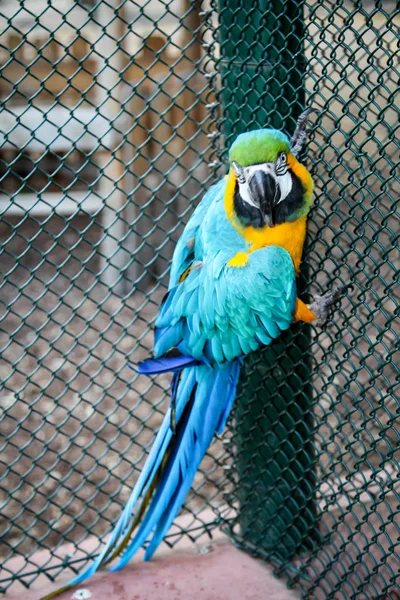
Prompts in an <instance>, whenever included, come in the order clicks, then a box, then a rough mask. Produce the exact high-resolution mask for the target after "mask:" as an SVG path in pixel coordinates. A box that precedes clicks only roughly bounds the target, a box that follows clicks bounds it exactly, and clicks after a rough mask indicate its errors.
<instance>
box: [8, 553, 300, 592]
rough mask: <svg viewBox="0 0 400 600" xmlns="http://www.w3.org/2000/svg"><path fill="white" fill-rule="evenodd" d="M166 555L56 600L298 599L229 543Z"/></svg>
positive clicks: (49, 588) (104, 576) (101, 578)
mask: <svg viewBox="0 0 400 600" xmlns="http://www.w3.org/2000/svg"><path fill="white" fill-rule="evenodd" d="M204 548H205V547H204V545H201V546H192V547H191V549H190V550H189V549H186V550H184V551H183V550H180V551H176V550H175V551H169V552H165V553H164V554H163V555H160V556H159V557H158V558H155V559H153V560H152V561H150V562H147V563H144V562H140V563H139V562H137V561H135V562H133V564H131V565H128V566H127V567H125V569H123V570H122V571H120V572H118V573H101V574H99V575H96V576H95V577H94V578H92V579H91V580H90V581H89V582H86V583H84V584H81V585H80V586H78V587H77V588H75V589H74V590H69V591H67V592H64V593H63V594H62V595H61V596H59V599H60V600H77V599H79V598H88V599H89V598H90V600H189V599H191V598H193V599H196V600H290V599H295V598H299V595H298V594H297V593H296V592H293V591H290V590H288V589H286V587H285V585H284V583H283V582H282V581H278V580H276V579H275V578H274V577H273V575H272V571H271V568H270V567H268V566H267V565H266V564H265V563H263V562H262V561H259V560H256V559H254V558H251V557H250V556H248V555H247V554H246V553H244V552H242V551H240V550H238V549H237V548H235V547H234V546H233V545H232V544H231V543H230V542H224V541H220V542H218V543H214V542H213V543H212V544H210V545H208V546H207V549H208V550H209V551H208V552H207V553H204ZM60 584H61V580H60V581H59V582H58V585H50V586H49V585H46V586H45V587H43V588H42V589H41V590H40V591H39V590H38V589H36V590H32V591H25V592H24V593H23V594H20V595H18V596H15V595H14V596H9V595H6V597H5V599H6V600H11V598H12V599H13V600H17V599H18V600H28V599H29V600H39V598H40V597H41V596H42V595H44V594H47V593H49V592H50V591H52V590H54V589H56V588H57V587H58V586H59V585H60Z"/></svg>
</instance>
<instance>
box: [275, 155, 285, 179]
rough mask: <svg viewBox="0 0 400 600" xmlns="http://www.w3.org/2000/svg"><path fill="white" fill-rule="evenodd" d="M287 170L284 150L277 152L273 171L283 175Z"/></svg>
mask: <svg viewBox="0 0 400 600" xmlns="http://www.w3.org/2000/svg"><path fill="white" fill-rule="evenodd" d="M286 171H287V157H286V154H285V153H284V152H281V153H280V154H278V158H277V159H276V163H275V172H276V174H277V175H285V173H286Z"/></svg>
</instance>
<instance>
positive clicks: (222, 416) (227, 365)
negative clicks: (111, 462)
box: [43, 109, 342, 600]
mask: <svg viewBox="0 0 400 600" xmlns="http://www.w3.org/2000/svg"><path fill="white" fill-rule="evenodd" d="M310 112H311V109H308V110H307V111H306V112H305V113H303V115H301V117H300V118H299V120H298V123H297V128H296V131H295V133H294V135H293V137H292V139H291V140H289V138H288V137H287V136H286V135H285V134H284V133H283V132H282V131H278V130H275V129H258V130H255V131H250V132H248V133H243V134H241V135H239V136H238V137H237V139H236V140H235V141H234V143H233V144H232V147H231V148H230V153H229V161H230V168H229V174H228V175H227V176H226V177H224V178H223V179H221V180H220V181H218V182H217V183H216V184H215V185H213V186H212V187H211V188H210V189H209V190H208V192H207V193H206V194H205V196H204V198H203V199H202V201H201V202H200V204H199V205H198V207H197V208H196V210H195V211H194V213H193V215H192V217H191V218H190V220H189V222H188V224H187V225H186V227H185V230H184V232H183V234H182V236H181V238H180V239H179V241H178V243H177V246H176V249H175V252H174V256H173V259H172V265H171V274H170V282H169V289H168V292H167V294H166V295H165V297H164V299H163V301H162V303H161V306H160V310H159V314H158V317H157V320H156V326H155V336H154V337H155V343H154V357H152V358H149V359H148V360H146V361H144V362H143V363H141V364H139V365H138V371H139V372H140V373H143V374H147V375H154V374H157V373H164V372H172V373H173V377H172V385H171V406H170V408H169V410H168V411H167V413H166V415H165V418H164V421H163V423H162V425H161V428H160V430H159V432H158V434H157V436H156V438H155V441H154V444H153V447H152V450H151V452H150V454H149V456H148V459H147V462H146V463H145V465H144V467H143V470H142V472H141V474H140V476H139V478H138V480H137V482H136V485H135V487H134V489H133V492H132V495H131V497H130V499H129V501H128V503H127V505H126V507H125V509H124V511H123V512H122V514H121V516H120V518H119V521H118V522H117V525H116V527H115V529H114V531H113V532H112V534H111V536H110V538H109V540H108V541H107V543H106V545H105V547H104V549H103V551H102V552H101V554H100V555H99V557H98V558H96V560H94V561H93V563H92V564H91V565H90V566H89V567H88V568H87V569H86V570H84V571H83V572H82V573H81V574H79V575H78V576H77V577H75V579H73V580H72V581H71V582H70V583H69V584H68V585H67V586H65V587H64V588H62V590H58V591H57V592H54V593H52V594H50V595H48V596H46V598H45V599H43V600H48V599H49V598H52V597H54V596H55V595H57V594H58V593H60V592H61V591H63V590H65V589H68V588H70V587H72V586H74V585H76V584H78V583H81V582H82V581H84V580H85V579H87V578H88V577H90V576H91V575H93V574H94V573H95V572H96V571H97V570H98V569H99V568H101V567H103V566H105V565H107V564H109V563H111V562H112V561H114V559H115V558H116V557H118V556H119V557H120V558H119V560H118V562H117V563H116V564H115V565H114V566H112V567H111V569H110V570H111V571H117V570H118V569H121V568H122V567H124V566H125V565H126V564H127V563H128V562H129V561H130V560H131V558H132V557H133V555H134V554H135V553H136V552H137V550H138V549H139V548H140V547H141V546H143V545H144V544H147V546H146V551H145V560H149V559H150V558H151V557H152V556H153V554H154V552H155V551H156V550H157V548H158V546H159V544H160V543H161V541H162V540H163V538H164V536H165V534H166V533H167V531H168V529H169V528H170V526H171V524H172V522H173V520H174V518H175V517H176V515H177V513H178V511H179V509H180V508H181V506H182V504H183V502H184V499H185V497H186V494H187V493H188V491H189V488H190V487H191V484H192V482H193V479H194V476H195V474H196V471H197V469H198V467H199V465H200V462H201V460H202V459H203V457H204V454H205V452H206V450H207V448H208V447H209V445H210V443H211V441H212V439H213V437H214V435H215V434H216V433H220V432H222V430H223V429H224V427H225V423H226V420H227V418H228V415H229V413H230V411H231V407H232V403H233V401H234V398H235V390H236V386H237V383H238V378H239V372H240V366H241V364H242V361H243V358H244V357H245V356H246V355H247V354H249V353H250V352H257V350H260V349H261V348H263V347H264V346H268V345H269V344H271V343H272V342H273V340H275V339H276V338H277V337H278V336H279V335H280V333H281V332H282V331H285V330H286V329H288V328H289V327H290V326H291V324H292V323H293V322H296V321H304V322H306V323H310V322H312V321H315V320H316V321H317V322H319V323H320V324H322V323H323V322H324V321H325V320H326V318H327V311H328V308H329V307H330V306H331V305H332V304H333V303H334V302H335V301H336V299H337V298H338V297H339V295H340V294H341V292H342V290H341V289H336V290H335V291H332V292H328V293H327V294H325V295H324V296H317V297H316V298H315V299H314V301H313V303H312V304H311V305H310V306H307V305H306V304H305V303H304V302H303V301H302V300H300V298H298V297H297V294H296V276H297V275H298V274H299V269H300V262H301V257H302V252H303V244H304V240H305V237H306V219H307V213H308V212H309V210H310V208H311V204H312V192H313V183H312V179H311V175H310V173H309V172H308V170H307V169H306V167H305V166H304V165H302V164H301V163H300V162H299V161H298V159H297V156H298V154H299V152H300V150H301V148H302V146H303V143H304V140H305V138H306V123H307V120H308V117H309V114H310Z"/></svg>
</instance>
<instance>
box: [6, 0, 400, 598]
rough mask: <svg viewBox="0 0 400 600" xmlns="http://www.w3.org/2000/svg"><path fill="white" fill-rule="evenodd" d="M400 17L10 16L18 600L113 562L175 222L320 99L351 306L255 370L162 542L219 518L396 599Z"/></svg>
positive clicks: (9, 531) (34, 6)
mask: <svg viewBox="0 0 400 600" xmlns="http://www.w3.org/2000/svg"><path fill="white" fill-rule="evenodd" d="M399 25H400V9H399V8H398V6H397V5H396V4H395V2H391V1H390V0H387V1H385V2H381V1H379V0H376V1H375V2H372V1H371V2H368V1H361V0H354V1H351V0H348V1H345V0H341V1H340V2H333V1H332V2H330V1H328V2H320V1H319V0H310V1H307V2H301V1H294V0H292V1H287V2H281V1H280V0H279V1H278V0H274V2H272V1H269V0H266V1H261V0H259V1H258V2H255V3H253V4H252V6H251V7H250V6H249V4H248V2H246V0H241V1H239V0H235V1H234V2H229V3H228V2H225V0H221V1H220V2H218V3H217V2H216V0H210V1H209V2H203V3H201V2H200V0H199V1H197V0H172V1H170V2H168V1H167V0H165V1H163V0H148V1H147V2H146V1H145V0H136V1H133V0H121V1H119V0H107V1H105V0H102V1H98V2H96V1H95V0H86V1H84V0H81V1H80V2H75V1H73V0H64V1H63V2H61V1H60V0H51V1H50V2H47V1H45V0H25V1H24V2H22V0H21V1H20V2H15V1H12V0H2V2H1V3H0V28H1V34H0V69H1V74H2V78H1V79H0V94H1V99H2V108H1V132H0V138H1V141H0V213H1V222H0V238H1V253H2V257H1V267H2V268H1V272H2V280H1V291H0V301H1V322H0V347H1V353H2V356H1V361H0V376H1V381H2V390H1V395H0V410H1V413H0V428H1V436H2V439H1V447H0V461H1V462H0V465H1V466H0V502H1V517H0V537H1V561H2V567H3V568H2V575H1V582H2V589H3V591H6V590H8V589H10V588H11V590H12V589H13V583H14V582H16V581H19V582H22V583H23V584H24V585H25V586H29V585H31V583H33V582H34V581H35V579H36V578H37V577H38V575H39V574H40V573H45V574H46V575H47V576H48V577H49V578H51V579H54V578H56V577H57V575H58V574H59V573H60V572H61V571H63V570H64V569H65V568H66V567H69V568H71V569H73V570H81V569H82V568H83V567H84V565H85V562H87V560H89V559H90V558H92V556H93V553H96V552H97V551H98V549H99V548H100V546H101V540H102V539H103V537H104V536H105V535H106V534H107V533H108V532H109V531H110V530H111V528H112V526H113V524H114V523H115V521H116V519H117V517H118V515H119V513H120V510H121V507H122V506H123V505H124V502H125V501H126V500H127V498H128V497H129V495H130V492H131V489H132V487H133V485H134V482H135V480H136V478H137V475H138V473H139V472H140V469H141V466H142V465H143V462H144V460H145V458H146V455H147V453H148V450H149V448H150V446H151V443H152V440H153V436H154V431H155V430H156V429H157V427H158V425H159V424H160V422H161V419H162V417H163V413H164V411H165V409H166V407H167V405H168V388H169V378H168V376H160V377H157V378H156V379H154V380H149V379H147V378H144V377H137V376H136V375H135V374H134V373H133V371H132V370H130V369H129V368H128V364H129V363H131V362H137V361H138V360H140V359H143V358H144V357H145V356H146V355H147V353H148V352H149V351H150V349H151V347H152V333H151V329H152V325H153V322H154V319H155V316H156V313H157V306H158V304H159V302H160V299H161V298H162V296H163V294H164V291H165V287H166V282H167V276H168V269H169V261H170V258H171V255H172V251H173V248H174V244H175V242H176V240H177V239H178V238H179V235H180V232H181V230H182V227H183V225H184V223H185V222H186V221H187V219H188V216H189V215H190V213H191V211H192V209H193V207H194V206H195V205H196V204H197V202H198V201H199V200H200V198H201V197H202V195H203V194H204V191H205V190H206V189H207V188H208V186H209V185H210V184H211V183H212V182H213V181H214V180H215V178H216V177H217V176H220V175H222V174H223V173H224V172H225V169H226V150H227V146H228V145H229V141H230V140H231V139H232V137H233V136H234V135H235V134H236V133H238V132H239V131H242V130H243V129H247V128H254V127H259V126H264V125H266V126H267V125H273V126H277V127H284V128H285V129H286V130H288V131H291V130H292V129H293V127H294V123H295V120H296V118H297V117H298V115H299V113H300V111H301V109H302V107H304V105H308V104H310V103H312V105H313V106H314V107H315V108H316V109H318V110H319V114H318V117H317V118H316V121H315V128H314V131H313V133H312V135H311V138H310V142H309V145H308V148H307V152H306V162H307V165H308V166H309V167H310V168H311V170H312V173H313V177H314V181H315V186H316V192H315V206H314V208H313V211H312V213H311V217H310V220H309V242H308V248H307V252H306V257H305V260H304V269H303V282H304V285H307V288H308V290H311V291H312V292H313V293H318V292H319V291H321V290H325V289H326V287H327V286H328V285H330V284H331V283H332V282H333V281H337V280H340V281H342V282H343V283H346V284H350V288H349V291H348V293H347V295H346V298H345V299H344V300H343V301H342V303H341V306H340V309H338V310H337V311H336V312H335V316H334V320H333V322H332V323H331V324H330V325H329V326H328V327H327V328H326V329H325V330H324V331H321V330H318V329H317V328H315V329H314V328H312V329H311V330H310V329H309V328H307V327H301V326H300V325H296V326H294V327H293V331H292V332H291V333H289V334H288V335H285V336H284V338H283V341H281V342H279V343H278V344H276V345H274V346H273V347H272V348H270V349H268V350H267V351H266V353H265V354H264V355H263V356H257V357H253V359H252V360H251V361H249V362H248V364H247V366H246V370H245V373H244V377H243V381H242V385H241V393H240V397H239V398H238V401H237V403H236V410H235V411H234V415H233V416H232V419H231V421H230V426H229V428H228V431H227V432H226V434H224V439H222V440H221V439H219V440H216V442H215V443H214V444H213V446H212V447H211V448H210V450H209V452H208V454H207V456H206V458H205V459H204V462H203V464H202V467H201V470H200V471H199V473H198V475H197V476H196V479H195V483H194V486H193V489H192V491H191V493H190V494H189V496H188V499H187V502H186V504H185V508H184V512H185V513H186V518H185V525H184V526H177V527H175V529H174V530H172V531H171V532H170V533H169V535H168V536H167V540H166V541H167V543H168V544H170V545H174V544H175V543H176V542H177V541H179V539H181V538H182V537H183V536H189V537H190V538H191V539H192V540H196V539H197V537H198V536H199V535H201V534H202V533H204V531H205V530H207V531H209V532H210V533H211V532H212V529H213V528H215V527H216V526H217V525H220V524H221V523H222V524H223V526H224V527H225V530H226V531H228V532H229V533H230V535H231V536H232V537H233V539H234V540H235V541H236V543H237V544H239V545H241V546H242V547H245V548H247V549H249V550H250V551H252V552H254V553H257V554H258V555H261V556H263V557H264V558H266V559H268V560H269V561H271V562H272V563H273V564H274V566H275V568H276V572H277V574H278V575H282V574H285V576H286V578H287V580H288V581H289V583H290V585H298V586H299V587H300V589H301V590H302V593H303V596H304V598H316V599H318V598H331V599H336V598H346V599H347V598H348V599H351V598H354V599H355V598H357V600H358V599H362V598H365V599H366V600H371V599H375V598H395V597H396V590H399V533H400V531H399V529H400V528H399V512H400V509H399V504H400V503H399V499H400V482H399V473H400V471H399V438H400V429H399V427H398V425H397V424H396V417H398V415H399V412H400V401H399V398H398V393H397V394H396V391H397V390H396V385H398V380H399V373H398V366H397V363H396V359H395V351H396V350H397V349H398V340H399V338H398V330H397V332H396V321H395V319H396V316H398V306H399V305H398V296H397V290H398V288H397V287H396V284H397V279H398V270H399V260H398V245H397V244H398V213H396V210H397V208H398V197H399V190H400V185H399V175H398V167H399V145H398V142H397V139H398V134H399V110H398V89H399V39H400V37H399ZM299 349H300V350H299ZM271 474H272V475H273V476H274V478H275V479H274V489H271V480H270V475H271ZM280 481H284V482H285V485H286V486H288V485H289V487H286V488H285V487H282V485H281V484H280ZM288 482H289V484H288ZM275 484H277V485H275ZM282 490H286V491H284V492H282ZM277 492H278V493H277ZM289 492H290V495H288V493H289ZM271 494H274V496H273V498H274V502H273V504H274V506H273V507H272V509H271V506H269V505H270V504H272V502H271V501H269V500H268V499H269V498H271V497H272V496H271ZM285 494H286V495H285ZM289 500H290V502H289ZM289 504H290V507H289V509H288V511H286V512H285V510H284V509H285V508H286V507H287V506H288V505H289ZM206 507H209V508H210V507H211V509H212V513H211V514H212V515H213V516H212V518H210V517H209V515H210V511H207V512H205V510H204V509H205V508H206ZM274 511H275V512H274ZM277 514H278V515H281V516H282V515H283V517H282V519H281V520H282V523H281V525H280V526H279V527H278V529H279V536H278V537H277V534H276V527H275V522H276V515H277ZM205 515H206V517H205ZM274 515H275V516H274ZM271 519H273V521H272V522H271ZM89 534H91V535H94V536H96V537H97V538H98V547H97V549H93V548H91V550H90V551H87V552H86V551H85V541H86V540H87V538H88V536H89ZM274 536H275V537H274ZM271 540H272V542H271ZM66 543H70V546H69V547H70V549H71V550H70V552H69V553H68V555H65V552H63V551H62V548H65V544H66ZM78 548H79V551H78ZM38 550H47V551H48V552H47V554H45V555H44V554H43V553H42V554H38V553H37V551H38ZM43 556H45V557H46V558H45V559H43ZM18 557H23V561H21V560H19V559H18ZM40 557H41V558H40Z"/></svg>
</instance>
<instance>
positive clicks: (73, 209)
mask: <svg viewBox="0 0 400 600" xmlns="http://www.w3.org/2000/svg"><path fill="white" fill-rule="evenodd" d="M102 205H103V202H102V199H101V197H100V196H99V195H97V194H95V193H90V192H69V193H68V195H66V194H64V193H62V192H60V193H50V192H49V193H44V194H19V195H16V196H14V197H13V198H10V196H7V195H6V194H0V218H2V217H4V216H21V217H22V216H25V215H26V214H27V213H29V216H32V217H39V216H46V215H49V214H50V213H52V212H54V214H57V215H73V214H75V213H76V214H78V213H82V212H86V213H90V214H92V213H95V212H97V211H99V210H100V209H101V207H102Z"/></svg>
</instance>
